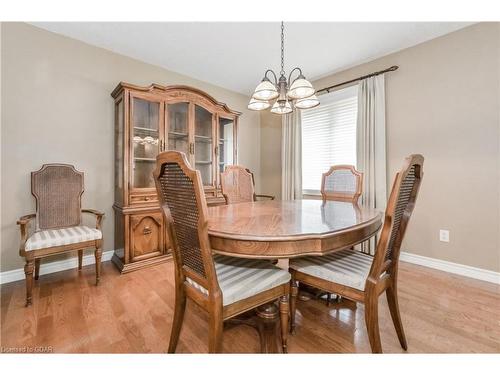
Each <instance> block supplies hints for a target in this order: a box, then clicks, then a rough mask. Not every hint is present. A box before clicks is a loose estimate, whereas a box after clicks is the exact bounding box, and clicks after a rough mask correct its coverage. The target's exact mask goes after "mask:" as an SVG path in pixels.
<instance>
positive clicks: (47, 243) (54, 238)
mask: <svg viewBox="0 0 500 375" xmlns="http://www.w3.org/2000/svg"><path fill="white" fill-rule="evenodd" d="M101 238H102V232H101V231H100V230H99V229H95V228H89V227H86V226H84V225H81V226H77V227H68V228H63V229H47V230H41V231H38V232H35V233H33V235H32V236H31V237H30V238H28V240H27V241H26V245H25V250H26V251H30V250H38V249H45V248H47V247H53V246H62V245H70V244H72V243H78V242H85V241H92V240H99V239H101Z"/></svg>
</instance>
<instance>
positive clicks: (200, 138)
mask: <svg viewBox="0 0 500 375" xmlns="http://www.w3.org/2000/svg"><path fill="white" fill-rule="evenodd" d="M194 139H195V141H196V142H206V143H211V142H212V137H208V136H205V135H195V136H194Z"/></svg>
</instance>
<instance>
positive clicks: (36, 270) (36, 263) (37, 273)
mask: <svg viewBox="0 0 500 375" xmlns="http://www.w3.org/2000/svg"><path fill="white" fill-rule="evenodd" d="M39 276H40V258H38V259H35V280H38V277H39Z"/></svg>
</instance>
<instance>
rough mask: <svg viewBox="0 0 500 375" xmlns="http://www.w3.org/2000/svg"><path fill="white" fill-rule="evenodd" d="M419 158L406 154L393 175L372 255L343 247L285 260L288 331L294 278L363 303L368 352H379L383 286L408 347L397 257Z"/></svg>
mask: <svg viewBox="0 0 500 375" xmlns="http://www.w3.org/2000/svg"><path fill="white" fill-rule="evenodd" d="M423 164H424V158H423V156H422V155H410V156H409V157H408V158H406V160H405V163H404V166H403V168H402V169H401V170H400V171H399V173H398V174H397V175H396V177H395V179H394V184H393V187H392V191H391V195H390V197H389V201H388V204H387V208H386V211H385V220H384V224H383V227H382V232H381V235H380V239H379V241H378V243H377V248H376V251H375V255H374V256H371V255H368V254H364V253H360V252H358V251H355V250H352V249H345V250H342V251H338V252H334V253H332V254H330V255H325V256H322V257H303V258H297V259H293V260H291V261H290V265H289V267H290V273H291V274H292V281H291V301H290V304H291V330H292V331H293V330H294V329H295V310H296V298H297V281H298V282H300V283H304V284H307V285H311V286H313V287H316V288H319V289H322V290H326V291H328V292H331V293H335V294H339V295H341V296H345V297H347V298H349V299H351V300H354V301H356V302H361V303H364V304H365V322H366V328H367V330H368V337H369V340H370V346H371V349H372V352H373V353H381V352H382V345H381V343H380V332H379V326H378V297H379V295H380V294H382V293H383V292H385V293H386V296H387V302H388V304H389V310H390V312H391V317H392V321H393V323H394V326H395V328H396V333H397V335H398V338H399V342H400V343H401V346H402V347H403V349H405V350H406V349H407V347H408V346H407V342H406V337H405V333H404V330H403V324H402V321H401V316H400V313H399V305H398V294H397V281H398V262H399V252H400V247H401V242H402V241H403V238H404V234H405V232H406V228H407V226H408V221H409V219H410V216H411V214H412V212H413V208H414V207H415V201H416V199H417V194H418V191H419V188H420V183H421V181H422V176H423Z"/></svg>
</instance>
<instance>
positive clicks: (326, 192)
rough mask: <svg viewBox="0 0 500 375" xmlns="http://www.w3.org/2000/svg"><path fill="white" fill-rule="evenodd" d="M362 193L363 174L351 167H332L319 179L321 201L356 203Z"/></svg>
mask: <svg viewBox="0 0 500 375" xmlns="http://www.w3.org/2000/svg"><path fill="white" fill-rule="evenodd" d="M362 192H363V173H361V172H359V171H357V170H356V168H354V166H353V165H334V166H332V167H331V168H330V169H329V170H328V172H326V173H323V176H322V178H321V196H322V198H323V200H333V201H344V202H353V203H358V199H359V197H360V195H361V193H362Z"/></svg>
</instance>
